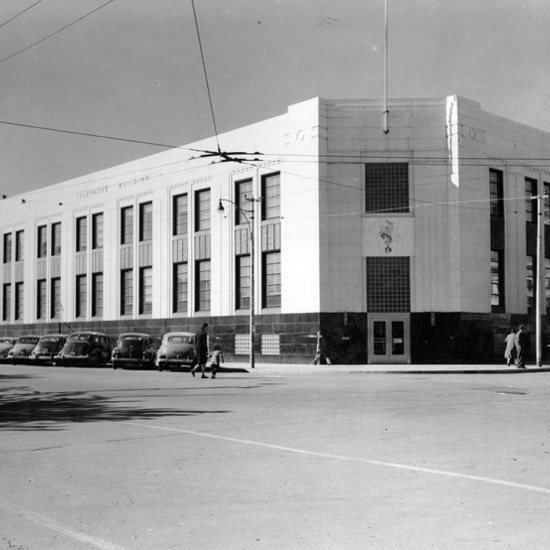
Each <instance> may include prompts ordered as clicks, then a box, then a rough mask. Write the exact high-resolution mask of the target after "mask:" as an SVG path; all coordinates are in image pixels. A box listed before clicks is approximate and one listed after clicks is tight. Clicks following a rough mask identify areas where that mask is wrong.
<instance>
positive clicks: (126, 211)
mask: <svg viewBox="0 0 550 550" xmlns="http://www.w3.org/2000/svg"><path fill="white" fill-rule="evenodd" d="M133 242H134V207H133V206H126V207H125V208H122V209H121V211H120V244H131V243H133Z"/></svg>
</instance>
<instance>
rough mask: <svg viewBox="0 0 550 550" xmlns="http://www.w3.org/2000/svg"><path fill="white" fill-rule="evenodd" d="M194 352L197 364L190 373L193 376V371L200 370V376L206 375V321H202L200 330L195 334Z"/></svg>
mask: <svg viewBox="0 0 550 550" xmlns="http://www.w3.org/2000/svg"><path fill="white" fill-rule="evenodd" d="M195 353H196V355H197V364H196V365H195V366H194V367H193V368H192V369H191V374H192V375H193V377H195V373H196V372H197V371H198V370H199V368H200V369H201V371H202V376H201V378H208V376H206V374H205V372H206V361H208V323H203V324H202V326H201V328H200V330H199V331H198V332H197V334H195Z"/></svg>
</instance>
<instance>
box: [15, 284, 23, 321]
mask: <svg viewBox="0 0 550 550" xmlns="http://www.w3.org/2000/svg"><path fill="white" fill-rule="evenodd" d="M24 299H25V295H24V289H23V283H21V282H18V283H15V320H16V321H22V320H23V315H24V310H23V306H24Z"/></svg>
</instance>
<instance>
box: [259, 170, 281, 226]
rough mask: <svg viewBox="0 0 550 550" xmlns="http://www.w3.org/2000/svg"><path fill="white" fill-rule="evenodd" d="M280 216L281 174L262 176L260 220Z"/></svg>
mask: <svg viewBox="0 0 550 550" xmlns="http://www.w3.org/2000/svg"><path fill="white" fill-rule="evenodd" d="M280 217H281V174H279V173H277V174H269V175H267V176H262V220H270V219H273V218H280Z"/></svg>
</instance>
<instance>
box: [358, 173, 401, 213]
mask: <svg viewBox="0 0 550 550" xmlns="http://www.w3.org/2000/svg"><path fill="white" fill-rule="evenodd" d="M365 197H366V210H365V211H366V212H370V213H372V214H378V213H398V212H408V211H409V165H408V164H407V163H406V162H388V163H378V162H377V163H369V164H366V165H365Z"/></svg>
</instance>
